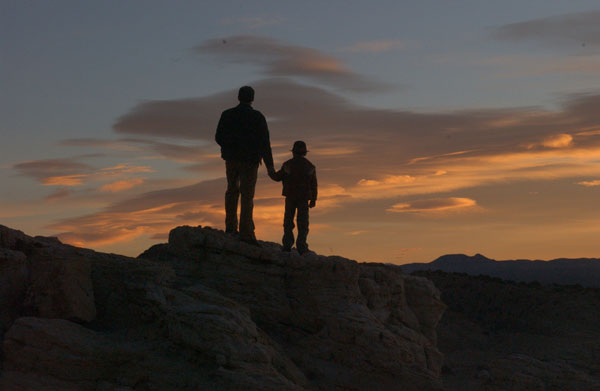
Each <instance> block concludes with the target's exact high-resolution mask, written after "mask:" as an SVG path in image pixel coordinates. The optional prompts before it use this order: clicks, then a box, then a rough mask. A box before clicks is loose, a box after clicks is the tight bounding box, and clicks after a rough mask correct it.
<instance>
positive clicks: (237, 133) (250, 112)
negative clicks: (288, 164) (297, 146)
mask: <svg viewBox="0 0 600 391" xmlns="http://www.w3.org/2000/svg"><path fill="white" fill-rule="evenodd" d="M215 140H216V142H217V144H219V145H220V146H221V157H222V158H223V159H224V160H237V161H242V162H249V163H259V162H260V160H261V159H262V160H264V162H265V165H266V166H267V167H273V154H272V152H271V142H270V140H269V129H268V127H267V121H266V120H265V117H264V116H263V115H262V113H261V112H260V111H258V110H254V109H253V108H252V106H250V105H249V104H245V103H240V104H239V105H237V106H236V107H233V108H231V109H228V110H225V111H224V112H223V113H222V114H221V119H220V120H219V125H217V133H216V135H215Z"/></svg>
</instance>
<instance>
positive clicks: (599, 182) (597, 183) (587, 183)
mask: <svg viewBox="0 0 600 391" xmlns="http://www.w3.org/2000/svg"><path fill="white" fill-rule="evenodd" d="M577 184H578V185H581V186H586V187H595V186H600V179H595V180H593V181H581V182H577Z"/></svg>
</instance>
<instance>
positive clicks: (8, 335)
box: [0, 226, 445, 391]
mask: <svg viewBox="0 0 600 391" xmlns="http://www.w3.org/2000/svg"><path fill="white" fill-rule="evenodd" d="M0 273H1V274H0V279H1V280H0V282H1V285H0V306H1V308H0V314H1V316H0V338H1V339H2V341H3V343H2V356H1V357H0V358H1V360H2V361H1V363H2V367H1V371H2V372H1V373H0V390H11V391H12V390H15V391H18V390H22V391H25V390H27V391H29V390H36V391H39V390H86V391H88V390H97V391H117V390H118V391H125V390H140V391H141V390H201V389H206V390H243V389H245V390H273V391H275V390H375V391H376V390H436V389H441V382H440V373H441V368H442V361H443V358H442V355H441V354H440V352H439V351H438V349H437V347H436V338H437V337H436V325H437V323H438V321H439V319H440V317H441V315H442V313H443V311H444V308H445V306H444V304H443V303H442V302H441V301H440V297H439V291H438V290H437V289H436V288H435V287H434V285H433V284H432V283H431V281H429V280H427V279H425V278H421V277H413V276H406V275H403V274H402V272H401V271H400V269H399V268H397V267H393V266H385V265H380V264H359V263H357V262H354V261H351V260H347V259H343V258H339V257H323V256H318V255H316V254H307V255H305V256H303V257H301V256H299V255H297V254H296V253H282V252H281V251H280V250H279V246H278V245H275V244H272V243H263V247H262V248H258V247H253V246H250V245H247V244H245V243H242V242H239V241H237V240H234V239H232V238H230V237H229V236H227V235H225V234H224V233H223V232H221V231H217V230H213V229H210V228H201V227H197V228H192V227H180V228H177V229H175V230H173V231H172V232H171V234H170V237H169V243H168V244H163V245H157V246H154V247H152V248H151V249H149V250H148V251H146V252H145V253H144V254H142V255H140V257H138V258H137V259H134V258H128V257H123V256H119V255H112V254H102V253H97V252H94V251H91V250H86V249H80V248H75V247H71V246H67V245H63V244H61V243H60V242H58V241H57V240H56V239H52V238H41V237H36V238H31V237H29V236H27V235H24V234H23V233H21V232H18V231H14V230H10V229H8V228H6V227H2V226H0Z"/></svg>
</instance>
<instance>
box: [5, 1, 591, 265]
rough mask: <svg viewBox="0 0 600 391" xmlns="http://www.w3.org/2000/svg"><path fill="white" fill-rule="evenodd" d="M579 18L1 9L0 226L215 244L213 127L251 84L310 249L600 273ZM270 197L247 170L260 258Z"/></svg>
mask: <svg viewBox="0 0 600 391" xmlns="http://www.w3.org/2000/svg"><path fill="white" fill-rule="evenodd" d="M599 76H600V7H599V6H598V2H597V0H593V1H584V0H581V1H569V2H566V1H557V0H543V1H542V0H540V1H538V0H528V1H523V0H519V1H513V0H505V1H502V2H482V1H474V0H473V1H466V0H457V1H453V2H441V1H429V0H424V1H420V2H400V1H376V2H366V1H327V2H320V1H319V2H317V1H304V2H287V1H252V2H250V1H218V2H217V1H214V2H213V1H203V2H199V1H181V0H174V1H169V2H165V1H153V0H147V1H138V0H130V1H111V0H107V1H102V2H84V1H65V0H56V1H52V2H47V1H16V0H0V132H1V134H2V139H3V141H2V143H0V148H1V149H0V152H1V153H0V180H1V181H2V186H1V187H0V224H2V225H6V226H9V227H11V228H15V229H19V230H22V231H24V232H25V233H27V234H29V235H45V236H58V237H59V238H60V240H61V241H63V242H65V243H70V244H73V245H77V246H83V247H88V248H93V249H96V250H98V251H104V252H115V253H120V254H125V255H132V256H136V255H137V254H139V253H141V252H142V251H143V250H145V249H146V248H148V247H150V246H151V245H153V244H156V243H161V242H165V241H167V238H168V232H169V230H170V229H172V228H174V227H177V226H180V225H191V226H197V225H202V226H212V227H215V228H219V229H223V228H224V218H225V216H224V192H225V186H226V184H225V178H224V176H225V165H224V161H223V160H222V159H221V158H220V153H219V147H218V145H216V143H215V142H214V134H215V130H216V125H217V122H218V119H219V116H220V113H221V112H222V111H223V110H225V109H227V108H230V107H233V106H235V105H236V104H237V90H238V88H239V87H241V86H243V85H251V86H253V87H254V89H255V91H256V96H255V102H254V104H253V106H254V107H255V108H256V109H257V110H260V111H261V112H262V113H263V114H264V115H265V117H266V118H267V122H268V125H269V131H270V137H271V143H272V147H273V154H274V159H275V165H276V168H279V167H280V166H281V164H282V163H283V162H284V161H285V160H287V159H289V158H290V157H291V153H290V152H289V150H290V149H291V146H292V144H293V142H294V141H296V140H304V141H305V142H306V143H307V145H308V149H309V151H310V152H309V153H308V155H307V158H308V159H309V160H311V161H312V162H313V163H314V164H315V166H316V167H317V176H318V181H319V199H318V201H317V206H316V207H315V208H313V209H311V210H310V234H309V236H308V243H309V245H310V247H311V249H312V250H314V251H316V252H318V253H320V254H336V255H342V256H345V257H348V258H351V259H356V260H360V261H378V262H390V263H396V264H403V263H408V262H429V261H431V260H434V259H435V258H437V257H438V256H441V255H443V254H449V253H465V254H475V253H481V254H484V255H486V256H488V257H490V258H494V259H524V258H527V259H546V260H547V259H553V258H559V257H569V258H576V257H599V256H600V240H598V237H599V235H600V224H599V221H600V208H598V200H599V198H600V164H599V163H600V109H599V107H600V83H599V80H600V79H599ZM283 208H284V202H283V197H282V196H281V184H280V183H276V182H273V181H271V180H270V179H269V178H268V176H267V173H266V169H265V167H264V166H261V167H260V168H259V179H258V183H257V190H256V196H255V209H254V220H255V224H256V227H257V230H256V233H257V236H258V238H259V239H261V240H269V241H274V242H280V240H281V236H282V233H283V232H282V230H283V228H282V222H283Z"/></svg>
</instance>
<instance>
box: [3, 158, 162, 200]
mask: <svg viewBox="0 0 600 391" xmlns="http://www.w3.org/2000/svg"><path fill="white" fill-rule="evenodd" d="M89 156H90V155H85V156H78V157H74V158H72V159H43V160H33V161H27V162H22V163H18V164H15V165H14V166H13V168H14V169H16V170H17V171H19V172H20V173H21V175H25V176H29V177H32V178H34V179H36V180H37V181H38V182H39V183H41V184H42V185H44V186H62V187H78V186H83V185H85V184H88V183H92V182H105V181H114V179H116V178H123V177H130V176H134V175H135V174H140V173H150V172H154V170H153V169H152V168H150V167H149V166H139V165H132V164H129V163H120V164H117V165H115V166H111V167H105V168H100V169H97V168H94V167H92V166H91V165H88V164H85V163H81V162H78V161H77V160H78V159H81V158H84V157H89ZM91 156H95V155H91ZM125 182H127V183H129V184H134V183H137V184H139V183H138V182H139V179H133V178H127V179H123V180H122V181H118V182H115V183H112V184H107V185H105V186H103V187H101V191H109V189H112V191H115V189H117V188H118V187H119V186H121V188H122V189H123V190H124V189H125V187H126V186H127V185H126V184H125ZM140 183H141V182H140ZM117 184H118V185H117ZM131 187H133V186H131ZM65 194H66V192H65V190H64V189H63V190H62V192H57V193H54V194H53V195H50V196H49V197H50V199H52V200H54V201H56V200H58V199H61V198H65V197H62V195H65Z"/></svg>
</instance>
